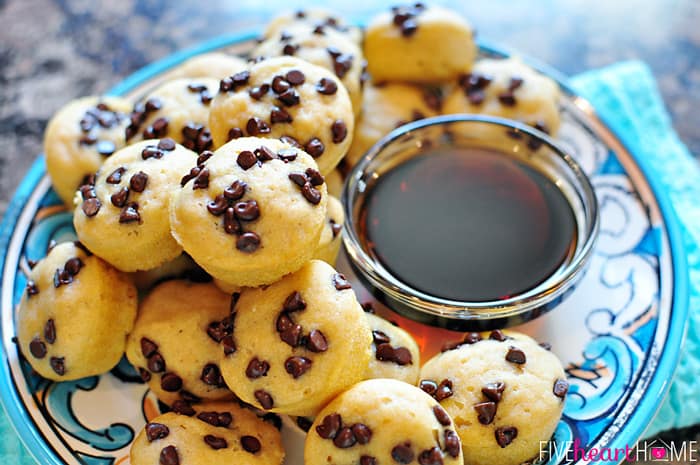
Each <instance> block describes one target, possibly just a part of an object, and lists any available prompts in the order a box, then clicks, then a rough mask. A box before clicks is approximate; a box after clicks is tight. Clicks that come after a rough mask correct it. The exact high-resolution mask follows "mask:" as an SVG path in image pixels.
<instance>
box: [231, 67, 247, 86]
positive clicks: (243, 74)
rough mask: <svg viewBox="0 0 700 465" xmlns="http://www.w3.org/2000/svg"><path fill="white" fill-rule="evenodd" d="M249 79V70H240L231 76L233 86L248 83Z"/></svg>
mask: <svg viewBox="0 0 700 465" xmlns="http://www.w3.org/2000/svg"><path fill="white" fill-rule="evenodd" d="M249 79H250V72H249V71H247V70H246V71H240V72H238V73H236V74H234V75H233V76H231V80H232V81H233V85H234V86H244V85H246V84H248V80H249Z"/></svg>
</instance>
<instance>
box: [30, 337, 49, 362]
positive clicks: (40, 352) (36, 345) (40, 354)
mask: <svg viewBox="0 0 700 465" xmlns="http://www.w3.org/2000/svg"><path fill="white" fill-rule="evenodd" d="M29 352H31V354H32V355H33V356H34V358H44V357H46V344H44V342H43V341H41V340H40V339H39V338H38V337H35V338H34V339H32V341H31V342H30V343H29Z"/></svg>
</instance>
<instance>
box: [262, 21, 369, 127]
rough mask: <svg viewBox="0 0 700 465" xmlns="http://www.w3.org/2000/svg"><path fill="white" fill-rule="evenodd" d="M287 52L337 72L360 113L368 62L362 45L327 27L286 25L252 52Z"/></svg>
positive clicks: (267, 55)
mask: <svg viewBox="0 0 700 465" xmlns="http://www.w3.org/2000/svg"><path fill="white" fill-rule="evenodd" d="M283 55H293V56H295V57H297V58H301V59H302V60H305V61H308V62H309V63H313V64H315V65H318V66H321V67H323V68H326V69H327V70H329V71H331V72H333V73H334V74H335V75H336V76H337V77H338V79H340V81H341V82H342V83H343V85H344V86H345V88H346V89H347V91H348V95H349V96H350V101H351V102H352V107H353V111H354V114H355V115H358V114H359V113H360V109H361V106H362V86H363V71H364V68H365V66H366V63H365V58H364V56H363V55H362V51H361V50H360V47H359V46H358V45H357V44H355V43H354V42H353V41H352V40H350V39H349V38H348V37H346V36H344V35H342V34H341V33H339V32H336V31H335V30H334V29H333V28H330V27H325V26H316V27H314V28H311V27H308V26H301V27H300V26H297V27H286V28H285V29H284V30H283V31H282V32H280V33H279V34H276V35H273V36H271V37H269V38H268V39H266V40H264V41H263V42H262V43H261V44H260V45H258V46H257V47H256V48H255V49H253V51H252V52H251V54H250V56H252V57H268V58H269V57H278V56H283Z"/></svg>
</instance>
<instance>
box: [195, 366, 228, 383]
mask: <svg viewBox="0 0 700 465" xmlns="http://www.w3.org/2000/svg"><path fill="white" fill-rule="evenodd" d="M199 379H201V380H202V382H203V383H204V384H207V385H209V386H216V387H222V386H223V385H224V379H223V378H222V377H221V372H220V371H219V367H218V366H217V365H215V364H213V363H207V364H206V365H204V368H202V375H201V376H200V377H199Z"/></svg>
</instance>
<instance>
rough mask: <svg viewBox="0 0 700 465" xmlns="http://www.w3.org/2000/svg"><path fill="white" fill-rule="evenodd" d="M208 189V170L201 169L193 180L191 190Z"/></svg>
mask: <svg viewBox="0 0 700 465" xmlns="http://www.w3.org/2000/svg"><path fill="white" fill-rule="evenodd" d="M208 187H209V168H202V169H201V170H200V171H199V173H198V174H197V177H196V178H194V183H193V184H192V190H195V189H206V188H208Z"/></svg>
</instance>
